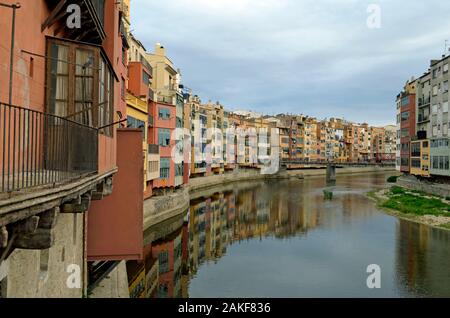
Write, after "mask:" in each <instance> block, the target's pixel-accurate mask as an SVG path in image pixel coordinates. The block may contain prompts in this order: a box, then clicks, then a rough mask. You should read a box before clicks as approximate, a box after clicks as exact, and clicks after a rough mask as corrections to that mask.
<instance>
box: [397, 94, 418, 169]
mask: <svg viewBox="0 0 450 318" xmlns="http://www.w3.org/2000/svg"><path fill="white" fill-rule="evenodd" d="M407 96H408V103H407V104H405V105H401V106H400V107H401V108H400V109H401V114H402V113H405V112H409V119H408V120H404V121H403V120H400V133H401V131H402V130H403V129H408V131H409V133H408V135H407V136H404V137H400V143H401V148H400V157H401V158H407V160H408V165H401V167H400V171H402V172H409V170H410V168H409V166H410V162H409V161H410V149H411V138H412V137H414V136H415V134H416V95H415V94H409V95H407ZM401 114H400V118H401ZM403 145H406V147H405V148H404V147H403Z"/></svg>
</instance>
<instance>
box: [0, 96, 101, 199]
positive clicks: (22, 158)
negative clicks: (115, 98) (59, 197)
mask: <svg viewBox="0 0 450 318" xmlns="http://www.w3.org/2000/svg"><path fill="white" fill-rule="evenodd" d="M0 123H1V124H0V127H2V128H1V129H0V169H1V174H0V193H8V192H13V191H21V190H24V189H28V188H35V187H39V186H48V185H53V186H54V185H56V184H59V183H66V182H69V181H71V180H74V179H79V178H80V177H83V176H87V175H90V174H94V173H96V172H97V170H98V166H97V165H98V129H96V128H92V127H89V126H86V125H83V124H80V123H77V122H75V121H72V120H69V119H66V118H62V117H58V116H55V115H50V114H46V113H42V112H38V111H35V110H31V109H26V108H22V107H18V106H13V105H8V104H3V103H0Z"/></svg>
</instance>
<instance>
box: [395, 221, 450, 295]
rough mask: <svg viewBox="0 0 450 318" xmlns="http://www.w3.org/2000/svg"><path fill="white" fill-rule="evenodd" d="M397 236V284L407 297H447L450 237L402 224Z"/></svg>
mask: <svg viewBox="0 0 450 318" xmlns="http://www.w3.org/2000/svg"><path fill="white" fill-rule="evenodd" d="M397 236H398V238H397V240H396V241H397V246H396V249H397V251H396V253H395V254H396V256H397V259H396V271H397V273H398V274H397V275H396V277H397V284H398V286H399V288H401V289H402V290H403V292H404V293H405V295H413V296H427V297H436V296H441V295H448V294H449V293H450V275H449V268H450V258H449V246H450V245H449V244H450V235H449V233H448V232H447V231H442V230H439V229H436V228H432V227H429V226H426V225H423V224H418V223H413V222H408V221H403V220H401V221H400V222H399V225H398V229H397ZM431 291H432V292H431Z"/></svg>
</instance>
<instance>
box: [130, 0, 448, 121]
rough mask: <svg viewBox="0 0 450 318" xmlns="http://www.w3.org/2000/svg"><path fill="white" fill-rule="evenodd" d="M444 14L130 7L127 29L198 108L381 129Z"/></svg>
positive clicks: (435, 1)
mask: <svg viewBox="0 0 450 318" xmlns="http://www.w3.org/2000/svg"><path fill="white" fill-rule="evenodd" d="M373 4H375V5H377V7H376V8H379V15H377V13H378V11H372V8H374V7H373V6H370V5H373ZM449 13H450V1H447V0H427V1H423V0H408V1H405V0H131V24H132V25H131V31H132V33H133V34H134V35H135V36H136V37H137V38H138V39H139V40H141V42H142V43H143V44H144V46H145V47H146V49H147V50H148V51H150V52H153V51H154V45H155V43H161V44H162V45H163V46H164V47H165V48H166V52H167V55H168V56H169V57H170V59H171V60H172V61H173V62H174V64H175V66H176V68H179V69H180V70H181V73H182V82H183V84H184V85H185V86H186V87H188V88H190V89H192V91H193V93H194V94H196V95H199V96H200V98H201V99H202V101H203V102H207V101H208V100H211V101H213V102H216V101H219V102H220V103H221V104H222V105H224V106H225V107H226V108H227V109H230V110H252V111H256V112H260V113H264V114H268V115H275V114H278V113H293V114H305V115H310V116H314V117H317V118H320V119H323V118H330V117H339V118H344V119H347V120H351V121H355V122H367V123H369V124H372V125H386V124H393V123H395V116H396V108H395V99H396V95H397V94H398V93H399V92H400V91H401V89H402V88H403V86H404V84H405V82H406V81H407V80H408V79H410V78H411V77H412V76H415V77H419V76H421V75H422V74H423V73H424V72H425V71H426V70H427V69H428V67H429V63H430V60H431V59H438V58H440V57H441V55H442V54H443V53H444V52H445V40H446V39H447V40H450V19H449V18H448V14H449ZM378 17H379V18H378ZM374 19H375V20H374ZM368 21H369V23H368ZM378 21H379V24H378ZM369 26H370V27H369ZM449 46H450V41H449Z"/></svg>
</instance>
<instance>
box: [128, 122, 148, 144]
mask: <svg viewBox="0 0 450 318" xmlns="http://www.w3.org/2000/svg"><path fill="white" fill-rule="evenodd" d="M127 127H128V128H137V129H141V130H142V139H143V140H145V135H146V129H145V122H144V121H142V120H139V119H136V118H134V117H131V116H128V117H127Z"/></svg>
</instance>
